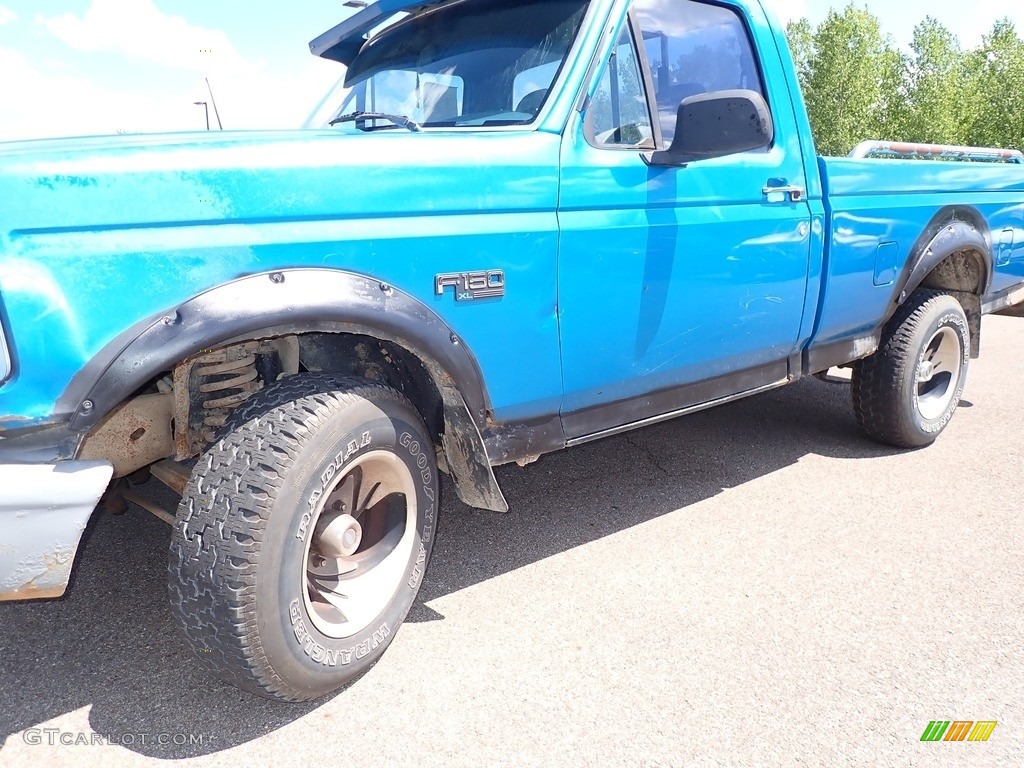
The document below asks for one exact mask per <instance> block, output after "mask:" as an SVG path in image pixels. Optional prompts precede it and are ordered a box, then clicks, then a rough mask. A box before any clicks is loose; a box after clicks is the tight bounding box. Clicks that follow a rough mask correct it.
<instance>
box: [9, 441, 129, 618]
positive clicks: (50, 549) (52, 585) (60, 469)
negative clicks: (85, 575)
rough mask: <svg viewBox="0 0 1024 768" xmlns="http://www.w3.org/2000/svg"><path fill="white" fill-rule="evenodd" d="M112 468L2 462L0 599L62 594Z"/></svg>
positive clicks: (100, 463) (96, 463)
mask: <svg viewBox="0 0 1024 768" xmlns="http://www.w3.org/2000/svg"><path fill="white" fill-rule="evenodd" d="M112 474H113V467H112V466H111V465H110V464H109V463H107V462H103V461H65V462H61V463H60V464H57V465H49V464H0V600H31V599H33V598H43V597H60V596H61V595H63V594H64V590H65V589H67V585H68V579H69V578H70V576H71V566H72V565H73V564H74V562H75V553H76V552H77V551H78V544H79V542H80V541H81V539H82V532H83V531H84V530H85V525H86V523H88V521H89V516H90V515H91V514H92V511H93V510H94V509H95V508H96V503H97V502H98V501H99V500H100V496H102V495H103V492H104V491H105V490H106V489H107V485H108V484H109V483H110V477H111V475H112Z"/></svg>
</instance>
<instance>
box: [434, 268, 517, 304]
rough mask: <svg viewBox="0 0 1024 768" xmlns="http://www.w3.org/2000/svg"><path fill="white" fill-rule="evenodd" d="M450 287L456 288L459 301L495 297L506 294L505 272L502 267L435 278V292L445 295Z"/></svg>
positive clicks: (454, 273) (456, 296) (456, 297)
mask: <svg viewBox="0 0 1024 768" xmlns="http://www.w3.org/2000/svg"><path fill="white" fill-rule="evenodd" d="M448 288H454V289H455V299H456V300H457V301H473V300H474V299H494V298H499V297H501V296H504V295H505V273H504V272H503V271H502V270H500V269H492V270H489V271H487V272H453V273H451V274H446V275H438V276H437V277H436V278H434V292H435V293H436V294H437V295H438V296H444V292H445V291H446V290H447V289H448Z"/></svg>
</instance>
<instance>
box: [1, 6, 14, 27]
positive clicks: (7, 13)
mask: <svg viewBox="0 0 1024 768" xmlns="http://www.w3.org/2000/svg"><path fill="white" fill-rule="evenodd" d="M17 20H18V14H16V13H15V12H14V11H12V10H11V9H10V8H7V7H6V6H3V5H0V27H2V26H3V25H4V24H10V23H11V22H12V21H17Z"/></svg>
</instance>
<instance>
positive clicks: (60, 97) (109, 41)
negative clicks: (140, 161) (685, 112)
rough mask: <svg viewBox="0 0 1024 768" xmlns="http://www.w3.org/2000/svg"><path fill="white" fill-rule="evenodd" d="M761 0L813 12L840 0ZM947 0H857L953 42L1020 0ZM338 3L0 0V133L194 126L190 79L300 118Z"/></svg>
mask: <svg viewBox="0 0 1024 768" xmlns="http://www.w3.org/2000/svg"><path fill="white" fill-rule="evenodd" d="M766 2H767V3H768V4H769V5H771V6H773V7H774V8H775V10H776V12H777V13H778V14H779V15H780V16H781V17H782V18H783V19H784V20H790V19H793V18H799V17H801V16H807V17H809V18H810V19H811V21H812V22H815V23H817V22H820V21H821V20H822V19H823V18H824V17H825V15H826V14H827V13H828V11H829V9H830V8H837V9H839V8H841V7H843V6H844V5H845V4H846V3H845V0H839V1H838V2H830V1H829V0H766ZM961 2H962V0H902V2H895V1H894V0H858V5H862V6H863V5H866V6H867V7H868V9H869V10H871V11H872V12H873V13H874V14H875V15H877V16H879V17H880V18H881V19H882V23H883V28H884V29H885V31H886V32H887V33H888V34H890V35H891V36H892V37H893V38H894V39H895V40H896V42H897V43H898V44H900V45H903V46H905V45H906V44H907V43H908V42H909V40H910V36H911V33H912V32H913V28H914V25H915V24H917V23H918V22H919V21H921V20H922V19H923V18H924V17H925V16H926V15H929V14H930V15H932V16H934V17H936V18H938V19H939V21H941V22H943V23H944V24H945V25H946V26H947V27H949V28H950V29H953V30H955V31H956V32H957V34H958V35H959V36H960V39H961V42H962V43H963V44H964V45H965V46H973V45H976V44H977V43H978V42H980V40H981V36H982V34H983V33H984V32H986V31H987V30H988V29H989V28H990V27H991V26H992V23H993V22H994V21H995V20H996V19H998V18H1001V17H1003V16H1009V17H1010V18H1011V19H1013V20H1014V21H1015V22H1016V24H1017V26H1018V29H1020V30H1024V2H1022V1H1021V0H973V2H972V3H971V11H970V13H969V14H965V13H964V12H963V11H962V10H958V6H959V5H960V3H961ZM352 13H353V11H352V9H350V8H346V7H344V5H343V0H294V1H293V2H282V0H0V141H6V140H14V139H29V138H44V137H51V136H83V135H95V134H103V133H117V132H122V133H139V132H155V131H183V130H204V129H205V127H206V123H205V115H204V107H203V106H201V105H200V106H196V105H195V103H194V102H197V101H206V102H209V101H210V99H209V96H208V95H207V91H206V85H205V82H204V78H209V81H210V83H211V85H212V88H213V92H214V96H215V98H216V103H217V107H218V108H219V111H220V116H221V120H222V121H223V124H224V127H225V128H227V129H234V128H240V129H259V128H297V127H300V126H301V125H302V124H303V123H304V122H305V120H306V118H307V116H308V115H309V114H310V112H311V111H312V110H313V108H314V107H315V106H316V105H317V103H318V102H319V100H320V98H322V96H323V95H324V94H325V93H326V92H327V91H328V90H329V89H330V88H331V87H332V86H333V85H334V83H335V82H336V81H337V79H338V78H339V77H340V76H341V74H342V71H341V68H340V66H339V65H338V64H335V63H333V62H327V61H323V60H320V59H317V58H315V57H314V56H312V55H311V54H310V53H309V49H308V43H309V41H310V40H312V39H313V38H314V37H316V36H317V35H319V34H320V33H321V32H323V31H325V30H327V29H329V28H330V27H332V26H334V25H335V24H337V23H338V22H340V21H341V20H343V19H344V18H346V17H347V16H349V15H351V14H352ZM210 120H211V122H212V123H213V126H214V127H216V118H215V117H214V114H213V111H212V109H211V114H210Z"/></svg>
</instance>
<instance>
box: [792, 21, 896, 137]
mask: <svg viewBox="0 0 1024 768" xmlns="http://www.w3.org/2000/svg"><path fill="white" fill-rule="evenodd" d="M794 29H795V31H796V33H797V37H796V39H795V40H794V41H791V45H793V47H794V55H795V56H796V57H797V59H798V64H797V66H798V68H802V69H803V72H802V75H801V79H802V80H803V81H804V82H803V85H804V95H805V98H806V100H807V110H808V113H809V114H810V118H811V125H812V127H813V129H814V135H815V141H816V143H817V146H818V151H819V152H821V153H822V154H826V155H828V154H833V155H845V154H847V153H848V152H849V151H850V150H851V149H853V147H855V146H856V145H857V144H859V143H860V142H861V141H864V140H866V139H877V138H884V137H886V136H888V135H891V134H892V132H893V129H894V128H895V127H896V125H897V119H898V117H897V116H898V114H899V111H900V103H901V101H902V100H903V99H904V98H905V97H904V96H903V95H902V94H901V84H902V71H903V68H904V58H903V56H902V55H901V54H900V53H899V52H898V51H897V50H896V49H895V47H894V45H893V43H892V41H891V39H890V38H888V37H886V36H884V35H883V34H882V27H881V23H880V22H879V20H878V18H876V17H875V16H874V15H872V14H871V13H870V12H868V11H867V10H866V9H864V8H858V7H856V6H855V5H853V4H852V3H851V4H850V5H848V6H846V8H845V9H843V11H842V12H837V11H835V10H832V11H830V12H829V14H828V17H827V18H826V19H825V20H824V21H823V22H822V23H821V25H820V26H819V27H818V28H817V30H815V31H814V34H813V35H812V36H811V38H810V46H809V47H808V45H807V40H806V37H804V35H805V34H806V32H807V30H808V29H809V25H808V26H803V24H802V22H798V23H797V25H796V26H795V27H794ZM794 43H795V45H794Z"/></svg>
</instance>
